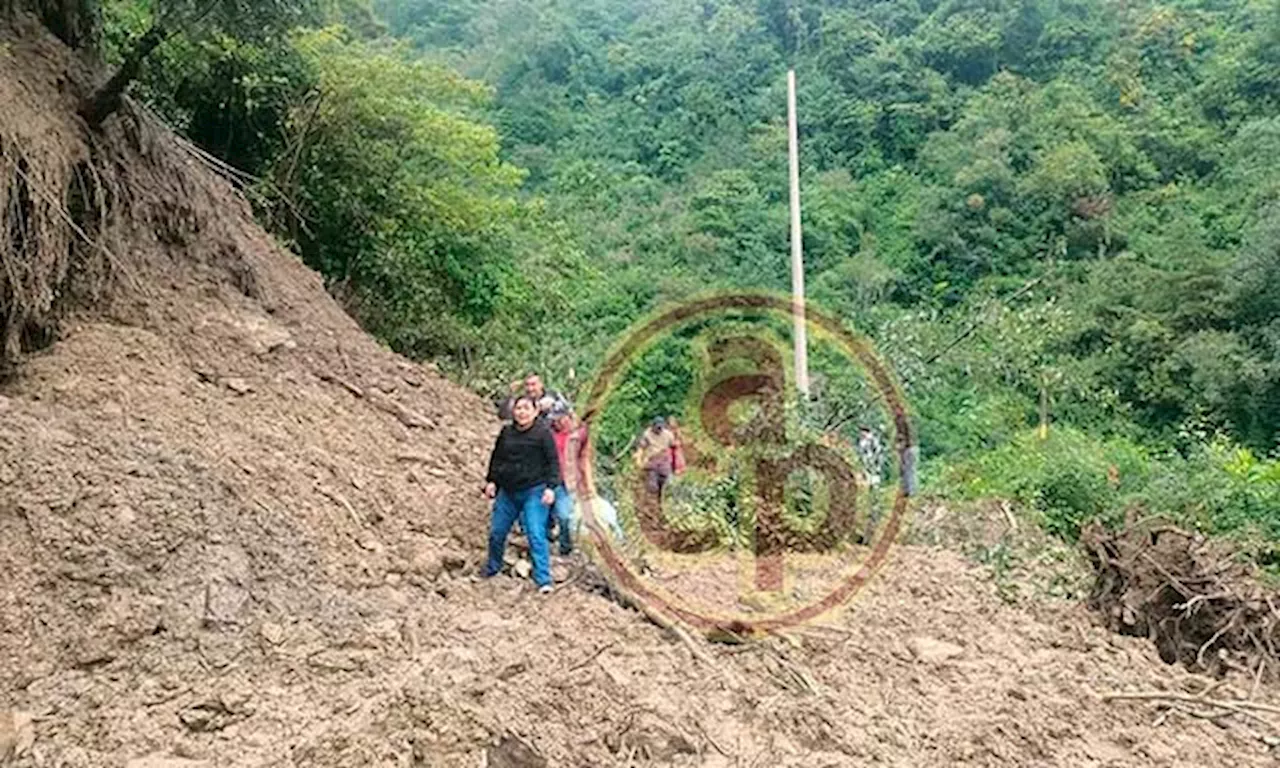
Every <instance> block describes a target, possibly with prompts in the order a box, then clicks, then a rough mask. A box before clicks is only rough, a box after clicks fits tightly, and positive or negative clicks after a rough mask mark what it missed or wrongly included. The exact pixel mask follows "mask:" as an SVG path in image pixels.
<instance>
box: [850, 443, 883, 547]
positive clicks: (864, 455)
mask: <svg viewBox="0 0 1280 768" xmlns="http://www.w3.org/2000/svg"><path fill="white" fill-rule="evenodd" d="M856 450H857V452H858V460H859V461H860V462H861V463H862V472H863V474H864V475H865V476H866V478H867V489H868V493H867V502H868V503H867V528H866V530H865V531H864V532H863V534H862V540H863V542H865V543H870V542H871V540H872V538H873V536H874V533H875V528H876V523H877V522H878V521H879V519H880V499H879V496H878V495H877V493H876V491H877V489H879V488H880V480H881V473H882V472H884V446H883V445H882V444H881V443H880V438H879V437H877V436H876V433H875V431H874V430H873V429H871V427H870V426H868V425H866V424H862V425H860V426H859V427H858V443H857V446H856Z"/></svg>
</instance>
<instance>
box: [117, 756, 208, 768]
mask: <svg viewBox="0 0 1280 768" xmlns="http://www.w3.org/2000/svg"><path fill="white" fill-rule="evenodd" d="M124 768H213V764H212V763H210V762H209V761H208V760H188V759H187V758H185V757H165V756H163V755H149V756H147V757H139V758H138V759H136V760H130V761H129V762H127V763H125V764H124Z"/></svg>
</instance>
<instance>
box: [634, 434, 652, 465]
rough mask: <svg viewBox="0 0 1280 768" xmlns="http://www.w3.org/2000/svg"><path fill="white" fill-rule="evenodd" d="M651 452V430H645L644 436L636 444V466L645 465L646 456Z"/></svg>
mask: <svg viewBox="0 0 1280 768" xmlns="http://www.w3.org/2000/svg"><path fill="white" fill-rule="evenodd" d="M648 450H649V430H647V429H646V430H645V431H644V434H643V435H641V436H640V439H639V440H638V441H637V442H636V452H635V462H636V466H637V467H638V466H640V465H642V464H644V455H645V453H647V452H648Z"/></svg>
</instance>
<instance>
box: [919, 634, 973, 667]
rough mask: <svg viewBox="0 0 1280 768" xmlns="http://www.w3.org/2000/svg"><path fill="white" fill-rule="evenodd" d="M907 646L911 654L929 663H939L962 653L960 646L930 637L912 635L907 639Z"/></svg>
mask: <svg viewBox="0 0 1280 768" xmlns="http://www.w3.org/2000/svg"><path fill="white" fill-rule="evenodd" d="M907 648H908V650H910V651H911V655H912V656H915V657H916V658H917V659H919V660H920V661H923V662H927V663H929V664H941V663H942V662H944V661H950V660H951V659H954V658H957V657H959V656H962V655H964V649H963V648H961V647H960V646H958V645H956V644H954V643H948V642H946V641H945V640H935V639H933V638H932V637H913V638H911V639H909V640H907Z"/></svg>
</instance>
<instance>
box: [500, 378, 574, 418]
mask: <svg viewBox="0 0 1280 768" xmlns="http://www.w3.org/2000/svg"><path fill="white" fill-rule="evenodd" d="M521 385H523V386H524V396H525V397H528V398H531V399H532V400H533V404H534V406H535V407H536V408H537V410H538V420H539V421H543V422H545V421H547V419H548V416H549V414H550V413H551V411H552V410H554V409H556V408H568V407H569V401H568V400H566V399H565V398H564V395H562V394H560V393H559V392H555V391H549V390H548V389H547V388H546V386H545V385H543V383H542V377H541V376H539V375H538V374H536V373H530V374H529V375H528V376H526V377H524V379H516V380H515V381H513V382H511V391H512V392H516V391H517V390H519V389H520V387H521ZM516 397H517V396H516V395H514V394H513V395H512V396H511V397H510V398H508V399H507V400H506V402H504V403H502V404H501V405H499V406H498V418H500V419H502V420H503V421H506V420H507V419H509V418H510V417H511V409H512V406H513V405H514V404H515V401H516Z"/></svg>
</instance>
